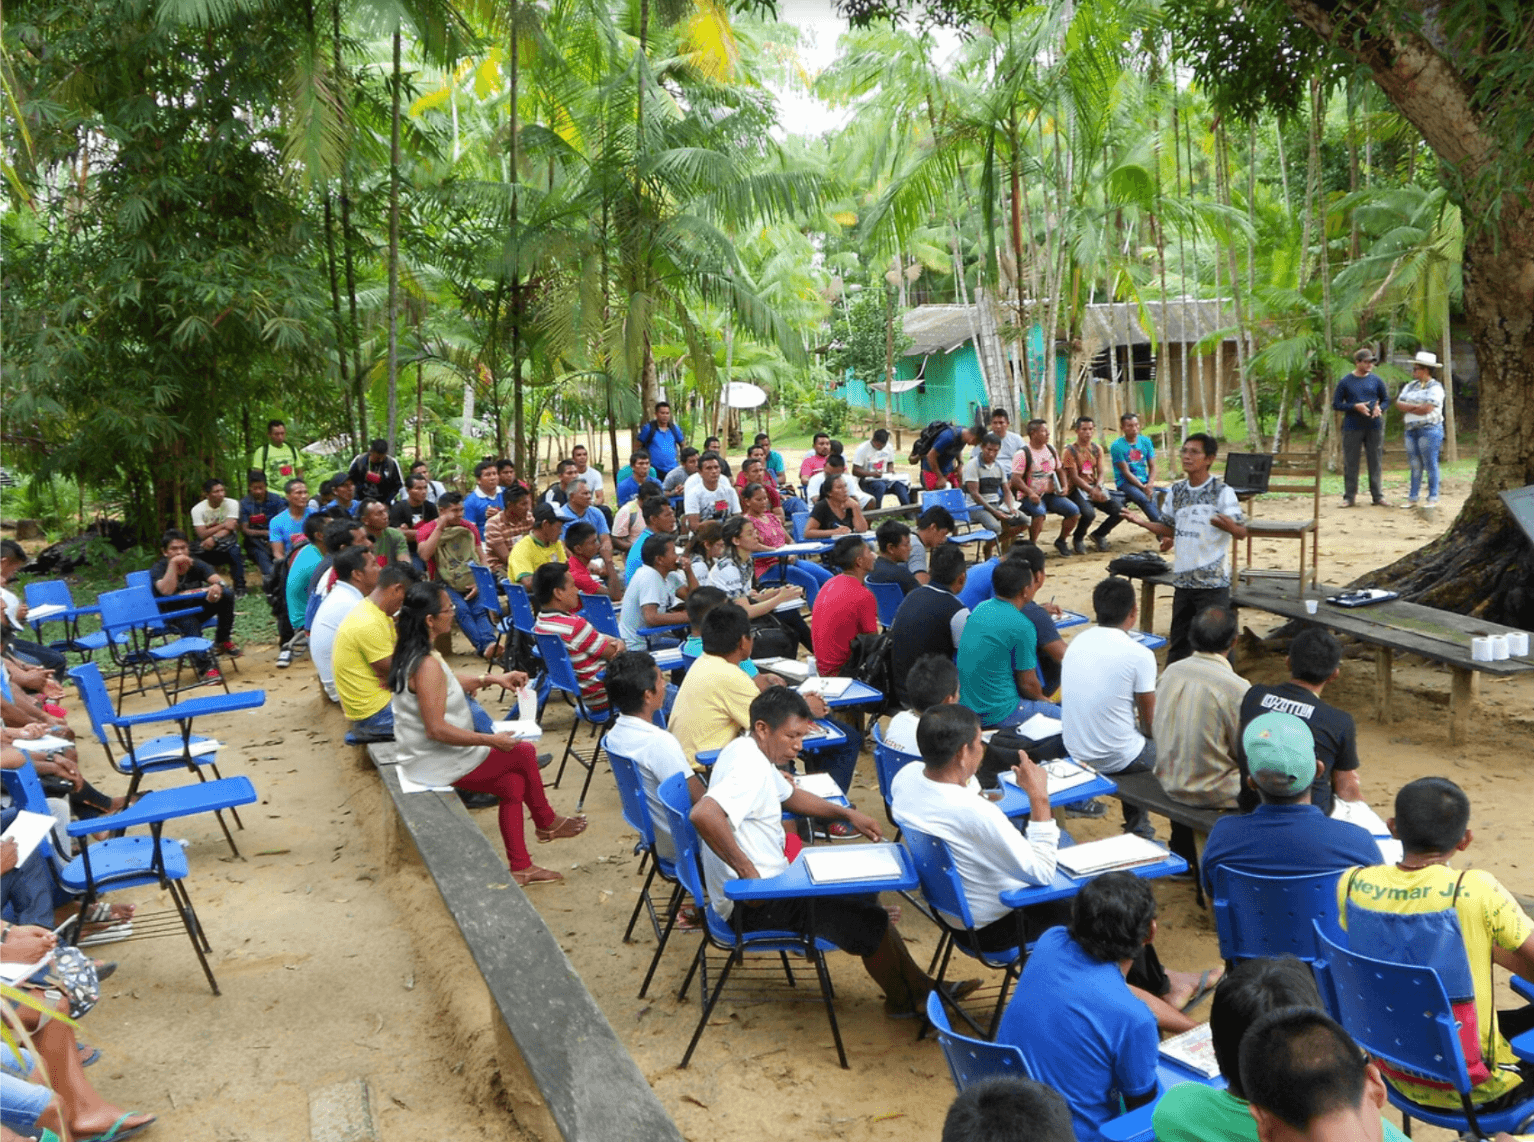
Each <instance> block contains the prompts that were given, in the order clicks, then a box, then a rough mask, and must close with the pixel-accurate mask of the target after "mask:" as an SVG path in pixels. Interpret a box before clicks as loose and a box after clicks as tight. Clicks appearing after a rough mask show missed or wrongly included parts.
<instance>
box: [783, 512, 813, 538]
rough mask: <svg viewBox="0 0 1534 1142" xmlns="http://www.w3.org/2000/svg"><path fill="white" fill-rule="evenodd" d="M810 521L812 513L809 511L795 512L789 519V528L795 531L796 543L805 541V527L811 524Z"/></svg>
mask: <svg viewBox="0 0 1534 1142" xmlns="http://www.w3.org/2000/svg"><path fill="white" fill-rule="evenodd" d="M809 522H810V513H809V512H795V513H794V514H793V516H792V517H790V519H789V521H788V524H789V528H790V529H791V530H792V532H793V536H794V542H795V543H803V542H804V529H805V528H806V527H808V526H809Z"/></svg>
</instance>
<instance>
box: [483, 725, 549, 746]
mask: <svg viewBox="0 0 1534 1142" xmlns="http://www.w3.org/2000/svg"><path fill="white" fill-rule="evenodd" d="M490 732H491V733H493V734H510V735H511V736H512V737H514V738H516V739H517V740H518V741H519V742H535V741H537V740H538V739H539V738H541V737H543V727H542V726H540V725H539V724H538V723H537V722H530V721H515V722H491V723H490Z"/></svg>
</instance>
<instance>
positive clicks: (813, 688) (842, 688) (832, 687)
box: [799, 676, 852, 698]
mask: <svg viewBox="0 0 1534 1142" xmlns="http://www.w3.org/2000/svg"><path fill="white" fill-rule="evenodd" d="M851 685H852V679H851V678H824V677H819V676H817V677H815V678H806V679H805V680H804V683H803V685H801V686H800V687H799V693H801V694H819V695H820V696H821V697H822V698H840V697H841V696H842V695H843V694H845V693H846V692H847V687H848V686H851Z"/></svg>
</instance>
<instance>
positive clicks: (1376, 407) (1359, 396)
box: [1332, 349, 1390, 508]
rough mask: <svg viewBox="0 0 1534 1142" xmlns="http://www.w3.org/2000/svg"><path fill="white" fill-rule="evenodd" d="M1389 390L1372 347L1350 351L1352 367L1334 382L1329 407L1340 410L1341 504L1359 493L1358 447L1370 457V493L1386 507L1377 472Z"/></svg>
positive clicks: (1346, 504) (1348, 503) (1347, 503)
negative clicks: (1377, 368) (1375, 367)
mask: <svg viewBox="0 0 1534 1142" xmlns="http://www.w3.org/2000/svg"><path fill="white" fill-rule="evenodd" d="M1389 404H1390V393H1389V392H1387V391H1386V389H1385V382H1384V381H1382V380H1380V377H1379V374H1378V373H1376V372H1375V371H1374V350H1372V349H1360V350H1359V351H1358V352H1356V353H1354V354H1353V371H1352V372H1351V373H1349V374H1348V375H1347V376H1345V377H1343V378H1342V380H1340V381H1338V382H1337V391H1336V392H1335V393H1334V394H1332V408H1334V409H1336V410H1337V411H1338V412H1340V413H1342V506H1343V507H1345V508H1350V507H1352V506H1353V501H1354V499H1355V498H1356V497H1357V496H1358V450H1359V449H1360V448H1362V449H1363V451H1364V455H1365V456H1367V457H1368V460H1369V495H1370V496H1371V497H1373V499H1374V506H1375V507H1377V508H1388V507H1389V506H1390V504H1389V503H1388V502H1387V501H1386V499H1385V485H1384V481H1383V478H1382V477H1381V475H1380V456H1381V454H1382V453H1383V452H1384V448H1385V409H1386V408H1387V407H1388V406H1389Z"/></svg>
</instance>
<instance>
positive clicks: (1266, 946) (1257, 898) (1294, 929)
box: [1214, 865, 1343, 963]
mask: <svg viewBox="0 0 1534 1142" xmlns="http://www.w3.org/2000/svg"><path fill="white" fill-rule="evenodd" d="M1338 875H1340V873H1338V872H1321V873H1311V874H1309V875H1307V876H1258V875H1257V874H1256V873H1251V872H1242V871H1241V870H1240V869H1235V868H1227V867H1226V866H1225V865H1216V866H1215V869H1214V925H1215V930H1216V931H1217V932H1218V933H1219V937H1220V955H1221V956H1223V957H1224V958H1225V959H1227V960H1250V959H1256V958H1258V957H1259V956H1295V957H1296V958H1298V959H1302V960H1304V961H1305V962H1306V963H1314V962H1315V961H1316V960H1317V959H1319V958H1320V953H1319V952H1318V951H1317V949H1316V929H1315V924H1316V923H1317V922H1319V923H1320V924H1321V928H1322V931H1324V932H1326V933H1327V935H1329V936H1331V937H1332V938H1333V939H1337V940H1341V939H1342V938H1343V937H1342V927H1341V925H1339V924H1338V922H1337V877H1338Z"/></svg>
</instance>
